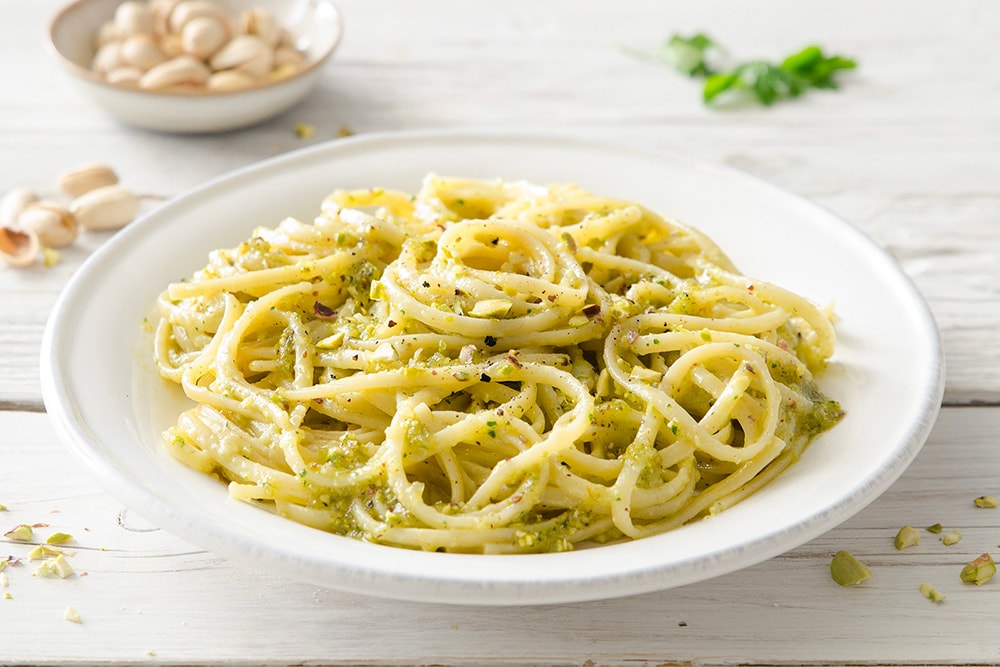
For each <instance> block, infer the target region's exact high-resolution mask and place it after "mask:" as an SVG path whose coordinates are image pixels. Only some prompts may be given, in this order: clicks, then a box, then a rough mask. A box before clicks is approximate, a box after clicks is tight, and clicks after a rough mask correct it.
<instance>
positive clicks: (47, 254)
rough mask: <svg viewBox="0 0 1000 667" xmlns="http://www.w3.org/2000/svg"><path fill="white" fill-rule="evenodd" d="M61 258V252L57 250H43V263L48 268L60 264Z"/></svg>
mask: <svg viewBox="0 0 1000 667" xmlns="http://www.w3.org/2000/svg"><path fill="white" fill-rule="evenodd" d="M60 257H61V255H60V254H59V251H58V250H56V249H55V248H48V247H46V248H42V263H43V264H44V265H45V267H46V268H49V269H51V268H52V267H53V266H55V265H56V264H58V263H59V259H60Z"/></svg>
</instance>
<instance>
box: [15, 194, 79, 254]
mask: <svg viewBox="0 0 1000 667" xmlns="http://www.w3.org/2000/svg"><path fill="white" fill-rule="evenodd" d="M17 227H18V229H19V230H20V231H23V232H34V233H35V235H36V236H37V237H38V241H39V243H41V244H42V245H43V246H47V247H49V248H62V247H63V246H68V245H69V244H70V243H72V242H73V241H75V240H76V236H77V234H78V233H79V224H78V223H77V221H76V217H75V216H74V215H73V214H72V213H70V212H69V211H67V210H66V209H65V208H64V207H62V206H60V205H59V204H56V203H54V202H46V201H43V202H37V203H35V204H32V205H31V206H29V207H28V208H26V209H25V210H24V211H22V212H21V215H19V216H18V217H17Z"/></svg>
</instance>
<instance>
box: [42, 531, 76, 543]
mask: <svg viewBox="0 0 1000 667" xmlns="http://www.w3.org/2000/svg"><path fill="white" fill-rule="evenodd" d="M73 539H74V538H73V536H72V535H70V534H69V533H52V534H51V535H49V536H48V537H47V538H45V543H46V544H65V543H66V542H72V541H73Z"/></svg>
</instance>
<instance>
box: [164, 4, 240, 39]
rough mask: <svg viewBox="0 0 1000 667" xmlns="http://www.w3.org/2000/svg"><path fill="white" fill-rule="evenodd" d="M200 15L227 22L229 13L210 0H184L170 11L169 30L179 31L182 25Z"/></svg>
mask: <svg viewBox="0 0 1000 667" xmlns="http://www.w3.org/2000/svg"><path fill="white" fill-rule="evenodd" d="M201 16H212V17H214V18H217V19H219V20H220V21H222V22H223V23H228V22H229V15H228V13H227V12H226V10H225V8H224V7H223V6H222V5H220V4H219V3H217V2H212V1H211V0H184V2H181V3H178V4H177V5H176V6H175V7H174V9H173V11H172V12H170V31H171V32H174V33H180V32H182V31H183V30H184V26H186V25H187V24H188V22H189V21H192V20H194V19H196V18H199V17H201Z"/></svg>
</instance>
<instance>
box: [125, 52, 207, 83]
mask: <svg viewBox="0 0 1000 667" xmlns="http://www.w3.org/2000/svg"><path fill="white" fill-rule="evenodd" d="M209 75H211V72H210V71H209V69H208V68H207V67H206V66H205V64H204V63H203V62H201V61H200V60H198V59H197V58H195V57H194V56H188V55H182V56H177V57H176V58H171V59H170V60H165V61H164V62H162V63H160V64H159V65H157V66H156V67H154V68H152V69H151V70H149V71H148V72H146V73H145V74H143V75H142V77H141V78H140V79H139V87H140V88H145V89H146V90H164V89H166V88H172V87H174V86H180V85H183V84H189V83H191V84H203V83H205V82H206V81H208V77H209Z"/></svg>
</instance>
